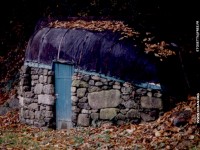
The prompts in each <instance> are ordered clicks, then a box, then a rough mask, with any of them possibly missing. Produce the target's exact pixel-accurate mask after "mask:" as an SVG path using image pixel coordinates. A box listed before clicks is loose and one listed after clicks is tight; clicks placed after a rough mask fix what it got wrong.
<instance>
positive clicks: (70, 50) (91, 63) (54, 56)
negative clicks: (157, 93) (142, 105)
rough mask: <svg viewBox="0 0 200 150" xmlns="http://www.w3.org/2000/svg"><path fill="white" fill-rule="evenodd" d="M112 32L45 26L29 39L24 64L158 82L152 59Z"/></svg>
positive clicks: (117, 33)
mask: <svg viewBox="0 0 200 150" xmlns="http://www.w3.org/2000/svg"><path fill="white" fill-rule="evenodd" d="M120 38H121V34H120V33H119V32H112V31H109V30H107V31H101V32H99V31H89V30H84V29H63V28H49V27H45V28H42V29H40V30H38V31H37V32H36V33H35V34H34V35H33V36H32V38H30V40H29V43H28V46H27V49H26V56H25V62H26V63H38V64H42V65H43V66H47V67H49V68H50V67H52V64H53V62H54V61H59V62H65V63H71V64H74V66H75V68H77V69H80V70H85V71H91V72H97V73H100V74H104V75H107V76H111V77H116V78H118V79H122V80H125V81H134V82H139V83H140V82H154V83H158V82H159V79H158V75H157V66H156V62H157V61H156V60H155V58H154V59H153V58H151V57H149V55H147V54H145V53H144V52H143V51H141V50H140V49H139V47H137V46H135V44H134V41H131V42H130V40H129V39H125V40H119V39H120Z"/></svg>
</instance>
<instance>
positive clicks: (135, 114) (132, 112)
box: [126, 109, 140, 119]
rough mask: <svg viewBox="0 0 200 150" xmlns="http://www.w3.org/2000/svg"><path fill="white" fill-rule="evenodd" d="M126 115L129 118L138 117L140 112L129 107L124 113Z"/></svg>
mask: <svg viewBox="0 0 200 150" xmlns="http://www.w3.org/2000/svg"><path fill="white" fill-rule="evenodd" d="M126 117H127V118H129V119H133V118H140V112H139V111H138V110H136V109H130V110H129V111H128V112H127V114H126Z"/></svg>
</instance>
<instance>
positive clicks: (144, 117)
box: [141, 113, 156, 122]
mask: <svg viewBox="0 0 200 150" xmlns="http://www.w3.org/2000/svg"><path fill="white" fill-rule="evenodd" d="M141 118H142V120H143V121H145V122H148V121H154V120H155V119H156V118H155V117H154V116H150V115H149V114H146V113H141Z"/></svg>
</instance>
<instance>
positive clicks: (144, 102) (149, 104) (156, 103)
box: [141, 96, 163, 109]
mask: <svg viewBox="0 0 200 150" xmlns="http://www.w3.org/2000/svg"><path fill="white" fill-rule="evenodd" d="M141 107H142V108H148V109H151V108H158V109H162V107H163V105H162V99H161V98H155V97H149V96H142V97H141Z"/></svg>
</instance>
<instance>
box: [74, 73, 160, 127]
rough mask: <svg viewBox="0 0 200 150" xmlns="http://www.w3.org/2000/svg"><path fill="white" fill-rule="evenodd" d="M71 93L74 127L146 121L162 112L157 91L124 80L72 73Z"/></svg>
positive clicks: (153, 118) (151, 119)
mask: <svg viewBox="0 0 200 150" xmlns="http://www.w3.org/2000/svg"><path fill="white" fill-rule="evenodd" d="M71 92H72V94H71V95H72V112H73V115H72V122H73V125H74V126H90V125H92V126H100V125H101V124H102V123H104V122H109V123H111V124H119V125H120V124H124V123H127V122H130V123H140V122H148V121H153V120H155V119H156V118H157V117H158V116H159V115H160V114H161V113H162V108H163V104H162V99H161V97H162V94H161V92H160V91H159V90H152V89H144V88H139V87H136V86H133V85H131V84H130V83H127V82H125V83H122V82H117V81H113V80H109V79H106V78H101V77H99V76H96V75H86V74H82V73H75V74H74V76H73V82H72V88H71Z"/></svg>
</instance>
